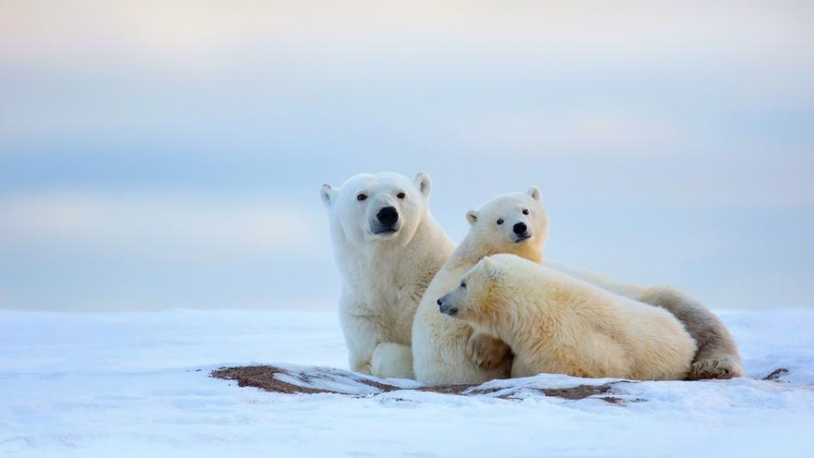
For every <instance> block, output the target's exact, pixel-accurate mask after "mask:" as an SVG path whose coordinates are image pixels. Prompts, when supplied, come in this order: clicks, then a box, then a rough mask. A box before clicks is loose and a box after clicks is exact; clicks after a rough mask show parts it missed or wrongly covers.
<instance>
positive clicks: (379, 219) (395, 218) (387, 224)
mask: <svg viewBox="0 0 814 460" xmlns="http://www.w3.org/2000/svg"><path fill="white" fill-rule="evenodd" d="M400 228H401V223H400V222H399V211H398V209H396V208H395V206H385V207H383V208H381V209H379V211H378V212H377V213H376V220H374V221H373V222H371V232H372V233H373V234H374V235H392V234H394V233H396V232H398V231H399V229H400Z"/></svg>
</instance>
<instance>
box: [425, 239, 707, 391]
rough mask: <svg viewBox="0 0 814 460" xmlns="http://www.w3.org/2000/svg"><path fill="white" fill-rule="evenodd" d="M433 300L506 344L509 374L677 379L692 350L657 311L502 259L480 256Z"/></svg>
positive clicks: (679, 329) (680, 330)
mask: <svg viewBox="0 0 814 460" xmlns="http://www.w3.org/2000/svg"><path fill="white" fill-rule="evenodd" d="M437 303H438V307H439V310H440V312H441V313H443V314H446V315H449V316H451V317H453V318H456V319H459V320H462V321H463V322H466V323H468V324H470V325H471V326H473V327H474V328H475V329H476V330H478V331H483V332H486V333H488V334H491V335H494V336H496V337H498V338H500V339H501V340H503V341H504V342H506V343H507V344H508V345H509V346H510V347H511V349H512V351H513V352H514V354H515V357H514V362H513V364H512V370H511V375H512V377H525V376H530V375H536V374H539V373H542V372H545V373H553V374H568V375H573V376H578V377H619V378H626V379H636V380H683V379H685V378H686V377H687V374H688V373H689V371H690V366H691V364H692V360H693V357H694V356H695V352H696V342H695V340H694V339H693V338H692V337H691V336H690V334H689V333H688V332H687V330H686V329H685V328H684V326H683V325H682V324H681V323H680V322H679V321H678V320H677V319H676V318H675V317H674V316H673V315H671V314H670V313H668V312H667V311H665V310H664V309H662V308H658V307H653V306H650V305H647V304H644V303H641V302H637V301H635V300H631V299H629V298H626V297H622V296H618V295H615V294H612V293H610V292H608V291H605V290H603V289H601V288H598V287H596V286H593V285H591V284H588V283H586V282H584V281H581V280H578V279H576V278H572V277H570V276H568V275H565V274H563V273H561V272H558V271H556V270H552V269H550V268H546V267H544V266H541V265H540V264H537V263H534V262H530V261H528V260H525V259H523V258H520V257H517V256H515V255H510V254H499V255H495V256H491V257H485V258H484V259H483V260H481V261H480V262H479V263H478V264H477V265H476V266H475V267H474V268H472V269H471V270H470V271H469V272H467V273H466V275H465V276H464V277H463V280H462V281H461V282H460V283H459V285H458V286H457V287H456V288H455V289H453V290H452V291H450V292H448V293H447V294H445V295H444V296H442V297H441V298H440V299H438V300H437Z"/></svg>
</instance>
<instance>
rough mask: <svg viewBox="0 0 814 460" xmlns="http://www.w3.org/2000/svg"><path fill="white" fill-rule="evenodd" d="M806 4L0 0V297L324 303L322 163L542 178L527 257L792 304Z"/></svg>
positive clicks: (809, 123) (460, 191)
mask: <svg viewBox="0 0 814 460" xmlns="http://www.w3.org/2000/svg"><path fill="white" fill-rule="evenodd" d="M813 26H814V3H812V2H808V1H759V2H758V1H743V2H737V3H732V2H725V1H703V2H702V1H676V2H670V1H664V2H646V1H635V2H634V1H620V2H603V1H572V2H565V1H563V2H550V1H528V2H525V1H522V2H521V1H505V2H481V1H467V2H463V1H461V2H457V1H449V2H421V1H417V2H377V1H350V2H341V3H337V2H328V1H307V0H305V1H303V0H298V1H248V0H242V1H237V2H226V1H206V0H204V1H195V2H192V1H181V0H169V1H160V2H159V1H138V2H136V1H120V2H107V1H101V0H100V1H89V0H77V1H72V2H62V1H56V0H55V1H41V0H0V308H2V309H23V310H34V309H46V310H77V311H80V310H81V311H89V310H90V311H100V310H101V311H120V310H156V309H167V308H202V309H212V308H225V309H243V308H251V309H284V308H285V309H331V308H335V302H336V298H337V296H338V293H339V288H340V286H339V277H338V274H337V271H336V268H335V267H334V264H333V257H332V254H331V246H330V238H329V235H328V228H327V227H328V222H327V217H326V212H325V210H324V208H323V206H322V204H321V202H320V200H319V197H318V190H319V188H320V186H321V185H322V184H323V183H326V182H328V183H332V184H334V185H341V183H342V182H344V181H345V180H346V179H347V178H348V177H350V176H352V175H354V174H357V173H361V172H377V171H394V172H398V173H402V174H405V175H408V176H413V175H414V174H416V173H417V172H419V171H423V172H426V173H428V174H429V175H430V176H431V177H432V178H433V180H434V187H433V197H432V200H431V208H432V210H433V214H434V215H435V216H436V218H437V219H438V220H439V222H440V223H441V224H442V225H443V226H444V228H445V229H446V230H447V232H448V234H449V235H450V236H451V237H452V238H453V240H455V241H460V240H461V239H462V238H463V236H464V235H465V234H466V231H467V227H468V225H467V223H466V221H465V219H464V213H465V212H466V211H467V210H468V209H471V208H476V207H477V206H479V205H480V204H481V203H483V202H484V201H486V200H488V199H489V198H491V197H492V196H495V195H497V194H500V193H505V192H509V191H517V190H526V189H527V188H528V187H530V186H532V185H536V186H538V187H540V189H541V190H542V193H543V200H544V202H545V203H546V206H547V208H548V211H549V215H550V219H551V230H550V236H549V240H548V244H547V247H546V257H549V258H552V259H557V260H560V261H564V262H568V263H571V264H574V265H578V266H583V267H588V268H592V269H595V270H598V271H600V272H602V273H605V274H607V275H610V276H613V277H616V278H620V279H624V280H627V281H631V282H638V283H642V284H670V285H674V286H677V287H680V288H682V289H685V290H687V291H689V292H691V293H693V294H695V295H696V296H697V297H699V298H700V299H701V300H703V301H704V302H705V303H706V304H707V305H709V306H711V307H713V308H719V309H740V308H770V307H781V306H783V307H785V306H814V300H812V299H814V243H812V239H811V236H810V234H811V230H810V229H811V228H812V224H814V184H813V183H812V173H814V27H813Z"/></svg>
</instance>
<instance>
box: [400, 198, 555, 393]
mask: <svg viewBox="0 0 814 460" xmlns="http://www.w3.org/2000/svg"><path fill="white" fill-rule="evenodd" d="M466 217H467V220H468V221H469V223H470V224H471V226H472V227H471V228H470V231H469V234H468V235H467V236H466V238H465V239H464V241H463V242H462V243H461V245H460V246H458V248H457V249H456V250H455V252H454V253H453V255H452V257H451V258H450V260H449V261H448V262H447V263H446V264H445V265H444V267H443V268H442V269H441V271H439V272H438V274H437V275H436V276H435V278H434V279H433V280H432V283H431V284H430V286H429V287H428V288H427V292H426V293H425V294H424V297H423V298H422V300H421V304H420V305H419V307H418V311H417V312H416V316H415V322H414V323H413V370H414V371H415V376H416V378H417V379H418V380H421V381H424V382H431V383H443V384H451V383H481V382H485V381H487V380H491V379H495V378H504V377H506V376H508V372H509V366H510V365H511V359H510V357H509V353H508V351H509V350H508V347H506V346H505V344H503V346H502V347H500V346H498V345H497V344H496V343H495V342H494V341H490V340H489V337H490V336H489V335H486V334H473V329H472V327H470V326H469V325H468V324H467V323H465V322H463V321H457V320H455V319H453V318H450V317H449V316H446V315H442V314H441V313H440V312H439V311H438V306H437V305H436V301H437V300H438V298H439V297H441V296H442V295H443V294H445V293H446V292H448V291H450V290H451V289H452V288H453V287H455V286H456V285H457V284H458V283H459V282H460V280H461V277H462V276H463V275H464V274H465V273H466V272H468V271H469V270H470V269H471V268H472V267H473V266H475V264H477V263H478V262H479V261H480V260H481V259H482V258H483V257H485V256H488V255H492V254H498V253H511V254H516V255H518V256H521V257H524V258H526V259H528V260H532V261H535V262H539V261H540V260H541V258H542V249H543V244H544V243H545V239H546V236H547V235H548V216H547V215H546V213H545V209H544V208H543V204H542V202H541V201H540V191H539V190H538V189H537V188H532V189H530V190H529V191H528V192H527V193H509V194H505V195H500V196H498V197H496V198H493V199H492V200H490V201H488V202H487V203H485V204H484V205H483V206H481V207H480V209H479V210H478V211H469V212H468V213H467V214H466ZM497 343H502V342H497ZM483 344H486V346H483ZM495 349H497V352H494V350H495ZM483 354H485V355H491V356H492V358H491V359H487V360H486V361H491V362H488V363H485V364H486V365H483V364H484V362H483V361H484V360H483V359H479V355H483ZM478 364H481V365H480V366H479V365H478Z"/></svg>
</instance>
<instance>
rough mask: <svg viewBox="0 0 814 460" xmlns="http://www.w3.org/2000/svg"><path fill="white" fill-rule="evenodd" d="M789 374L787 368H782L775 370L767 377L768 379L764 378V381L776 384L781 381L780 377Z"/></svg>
mask: <svg viewBox="0 0 814 460" xmlns="http://www.w3.org/2000/svg"><path fill="white" fill-rule="evenodd" d="M788 373H789V370H788V369H786V368H785V367H780V368H777V369H775V370H773V371H772V372H771V374H769V375H767V376H766V377H763V380H771V381H773V382H776V381H778V380H780V377H782V376H783V375H784V374H788Z"/></svg>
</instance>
